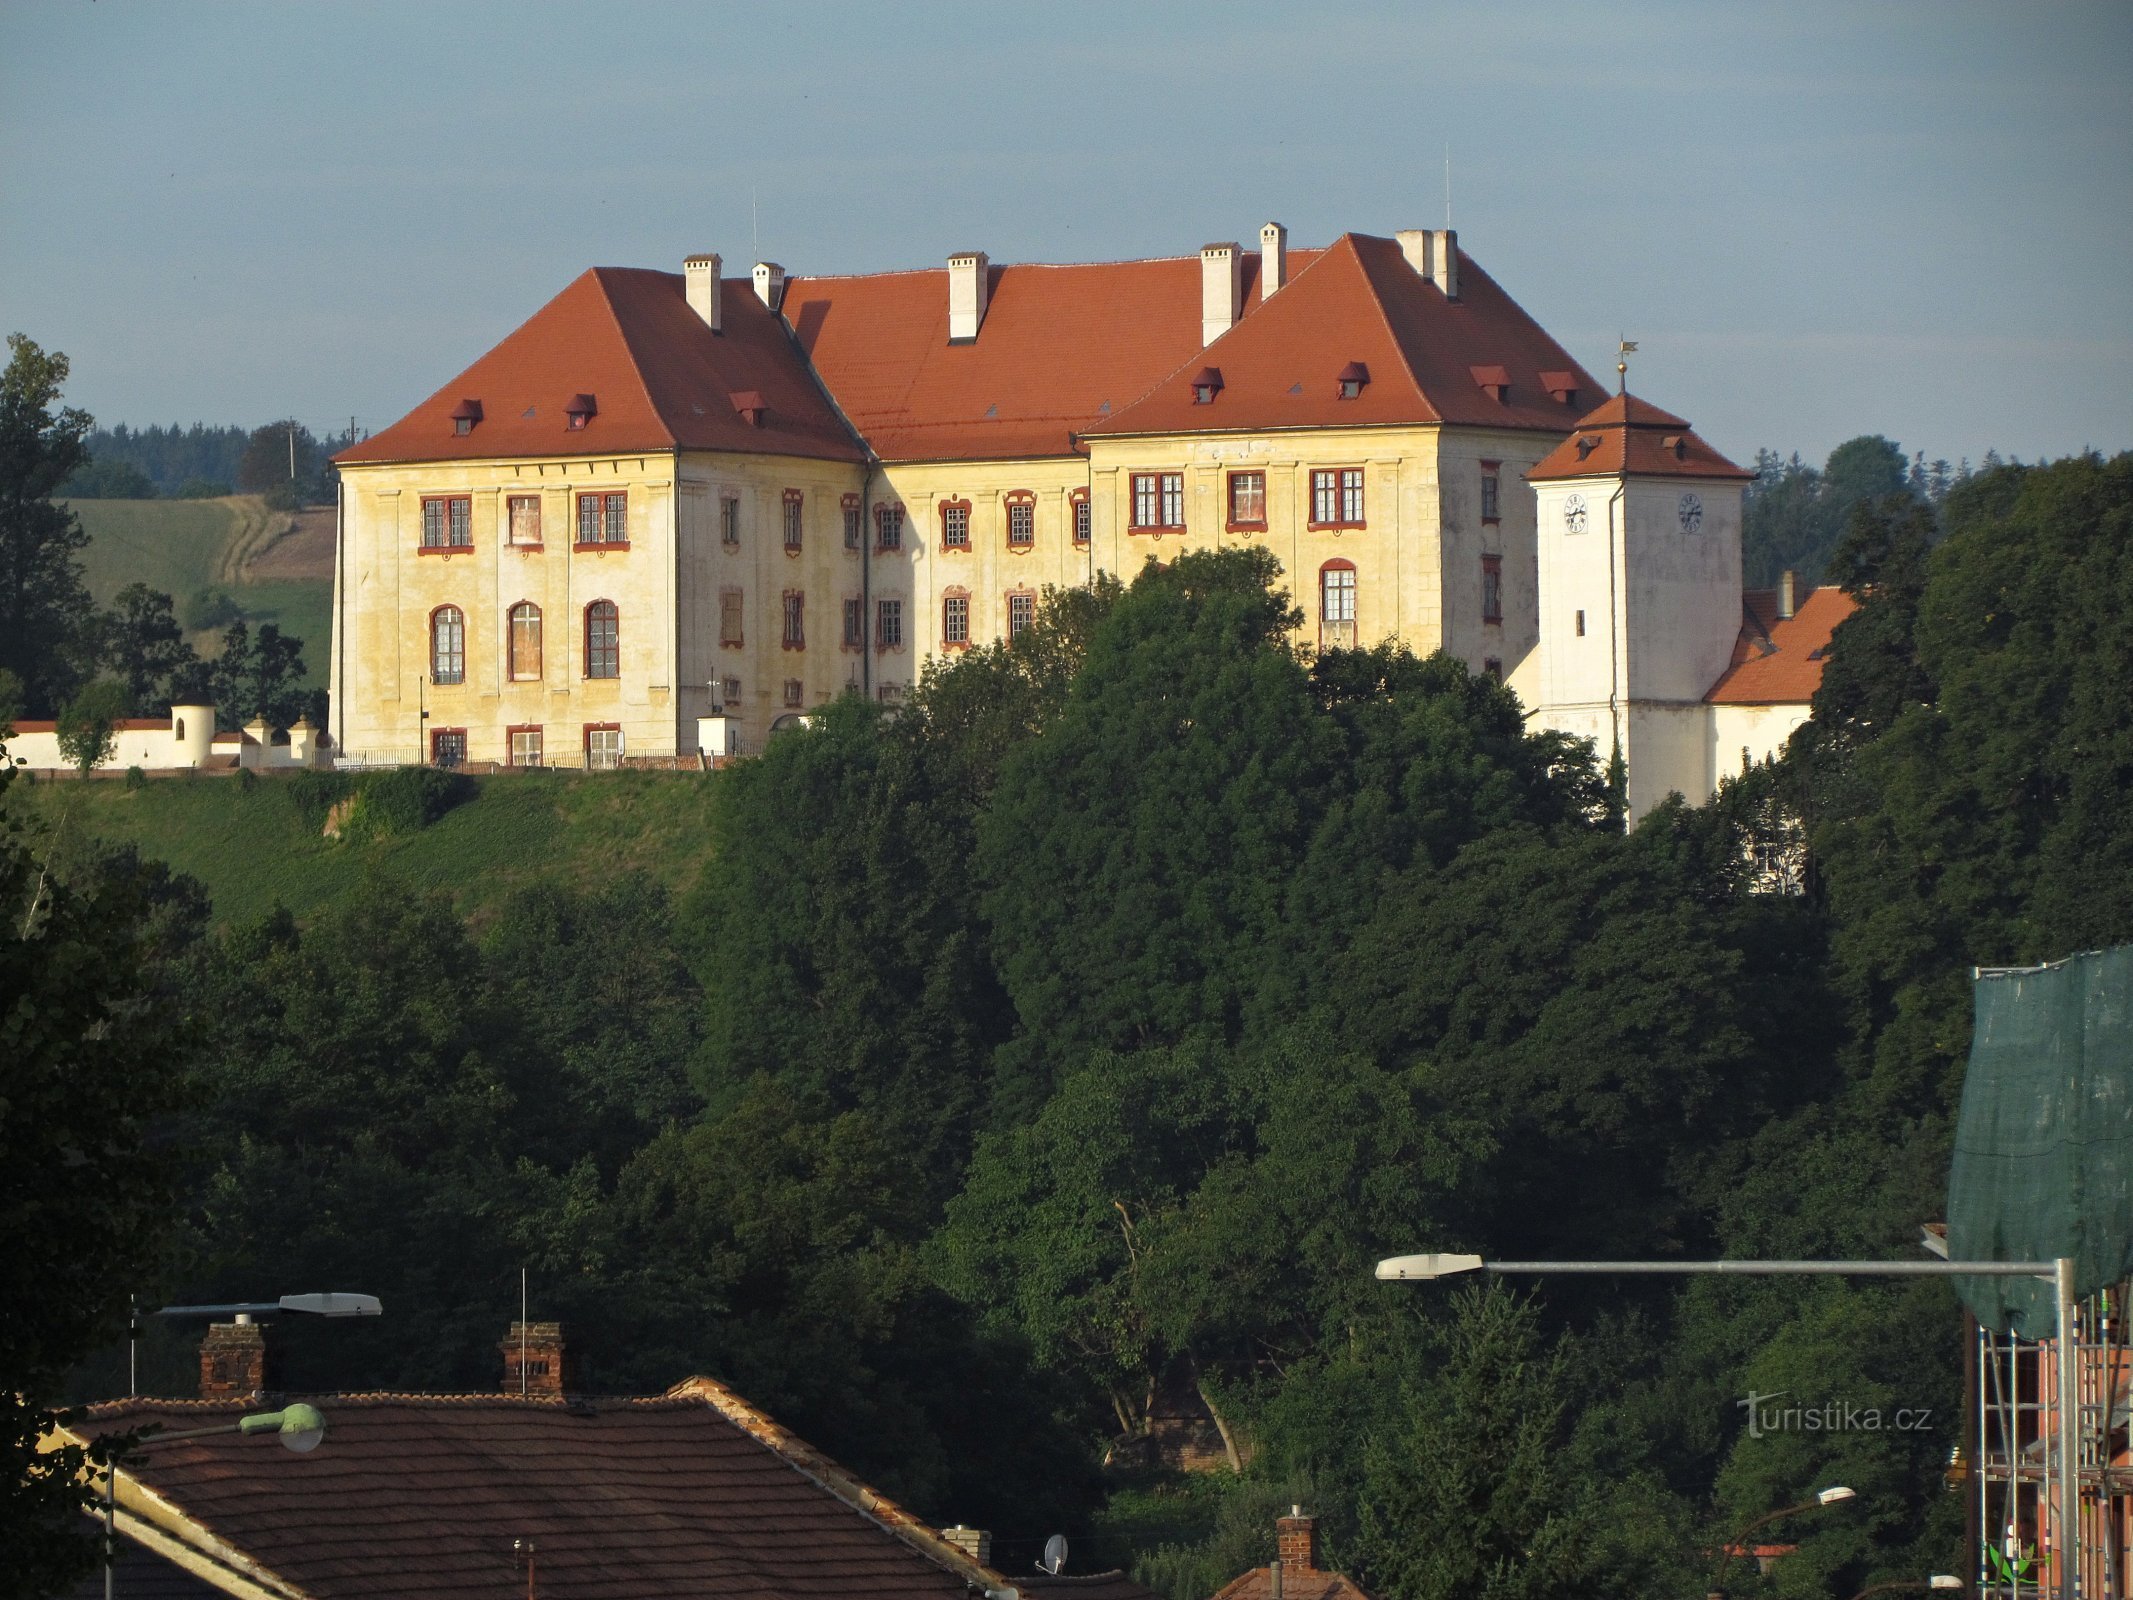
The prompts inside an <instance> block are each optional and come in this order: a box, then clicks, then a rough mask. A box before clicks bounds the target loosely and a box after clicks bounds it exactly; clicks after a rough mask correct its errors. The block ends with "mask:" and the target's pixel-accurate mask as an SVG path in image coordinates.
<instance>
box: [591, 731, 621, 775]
mask: <svg viewBox="0 0 2133 1600" xmlns="http://www.w3.org/2000/svg"><path fill="white" fill-rule="evenodd" d="M585 765H586V766H587V767H589V768H591V769H592V770H593V771H594V772H613V771H615V770H616V769H617V768H619V767H620V766H621V765H622V728H621V725H620V724H619V723H613V722H588V723H587V724H586V725H585Z"/></svg>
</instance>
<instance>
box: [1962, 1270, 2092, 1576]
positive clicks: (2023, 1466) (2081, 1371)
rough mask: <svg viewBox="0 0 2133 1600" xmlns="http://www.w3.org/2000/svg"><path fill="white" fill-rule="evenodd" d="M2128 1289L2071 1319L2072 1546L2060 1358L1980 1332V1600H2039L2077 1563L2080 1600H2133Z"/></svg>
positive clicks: (1976, 1367) (1973, 1371) (2051, 1349)
mask: <svg viewBox="0 0 2133 1600" xmlns="http://www.w3.org/2000/svg"><path fill="white" fill-rule="evenodd" d="M2127 1288H2128V1285H2127V1284H2126V1283H2123V1282H2121V1283H2120V1284H2118V1285H2117V1286H2116V1287H2115V1288H2112V1289H2106V1290H2104V1291H2102V1292H2100V1293H2098V1294H2094V1295H2091V1296H2089V1297H2088V1298H2087V1299H2085V1300H2081V1301H2078V1302H2076V1304H2075V1307H2074V1316H2073V1328H2074V1332H2073V1336H2072V1343H2073V1347H2074V1352H2075V1355H2074V1394H2075V1408H2074V1416H2075V1433H2074V1436H2075V1440H2076V1444H2075V1450H2074V1457H2075V1488H2076V1491H2077V1504H2078V1508H2079V1509H2078V1511H2077V1513H2076V1516H2075V1520H2074V1528H2073V1533H2074V1537H2073V1539H2072V1541H2071V1548H2069V1541H2068V1540H2066V1539H2065V1538H2064V1537H2063V1536H2062V1530H2061V1529H2060V1527H2059V1526H2058V1508H2059V1505H2060V1498H2059V1489H2060V1484H2059V1470H2060V1463H2059V1448H2058V1437H2059V1435H2058V1427H2059V1400H2058V1395H2059V1352H2058V1346H2057V1342H2056V1341H2055V1340H2051V1339H2023V1338H2021V1337H2019V1336H2017V1335H2014V1334H2004V1333H1996V1332H1994V1331H1993V1329H1992V1328H1990V1327H1988V1326H1984V1325H1982V1324H1974V1325H1973V1336H1972V1347H1971V1353H1970V1360H1971V1365H1970V1371H1969V1374H1968V1378H1969V1382H1968V1385H1967V1387H1968V1389H1969V1394H1970V1404H1969V1406H1968V1408H1967V1410H1968V1413H1969V1414H1968V1416H1967V1417H1966V1419H1965V1420H1966V1424H1967V1426H1966V1429H1965V1432H1966V1433H1967V1434H1968V1435H1969V1440H1970V1444H1969V1447H1968V1449H1967V1450H1966V1454H1968V1455H1969V1456H1970V1458H1971V1461H1973V1462H1974V1463H1975V1471H1974V1472H1971V1473H1970V1474H1969V1476H1970V1478H1971V1483H1970V1490H1971V1498H1970V1529H1971V1542H1972V1548H1973V1550H1974V1552H1975V1563H1976V1568H1975V1576H1976V1593H1977V1594H1979V1595H1980V1596H1990V1597H1992V1600H2042V1597H2045V1596H2050V1595H2055V1594H2058V1593H2059V1592H2060V1563H2061V1562H2062V1561H2067V1562H2070V1563H2071V1565H2072V1570H2073V1576H2074V1584H2073V1592H2074V1593H2075V1594H2077V1595H2079V1596H2081V1597H2082V1600H2133V1567H2129V1565H2128V1562H2129V1559H2133V1452H2129V1448H2128V1439H2127V1411H2128V1405H2127V1401H2128V1377H2129V1375H2133V1352H2129V1351H2128V1348H2127V1335H2128V1328H2127V1322H2126V1293H2127Z"/></svg>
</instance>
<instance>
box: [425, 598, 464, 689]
mask: <svg viewBox="0 0 2133 1600" xmlns="http://www.w3.org/2000/svg"><path fill="white" fill-rule="evenodd" d="M466 681H467V619H466V617H465V616H464V615H463V614H462V613H461V612H460V609H459V607H457V606H439V607H438V608H437V609H436V610H435V611H432V612H431V613H430V682H432V683H465V682H466Z"/></svg>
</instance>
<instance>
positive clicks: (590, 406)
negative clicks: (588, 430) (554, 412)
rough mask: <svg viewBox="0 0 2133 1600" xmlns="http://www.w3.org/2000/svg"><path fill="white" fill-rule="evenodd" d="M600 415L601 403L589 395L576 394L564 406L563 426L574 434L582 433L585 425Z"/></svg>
mask: <svg viewBox="0 0 2133 1600" xmlns="http://www.w3.org/2000/svg"><path fill="white" fill-rule="evenodd" d="M599 414H600V402H599V401H597V400H595V399H594V398H593V397H592V396H591V395H589V394H574V395H572V396H571V397H570V399H569V400H568V401H566V402H565V403H564V405H563V426H564V427H565V428H566V429H568V430H569V431H570V432H572V433H582V432H584V431H585V425H586V424H587V423H588V422H590V421H592V419H593V418H594V417H596V416H598V415H599Z"/></svg>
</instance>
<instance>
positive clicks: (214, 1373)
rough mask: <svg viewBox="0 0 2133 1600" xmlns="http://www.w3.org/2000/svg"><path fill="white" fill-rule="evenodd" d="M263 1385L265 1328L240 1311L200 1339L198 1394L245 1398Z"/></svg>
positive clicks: (211, 1326)
mask: <svg viewBox="0 0 2133 1600" xmlns="http://www.w3.org/2000/svg"><path fill="white" fill-rule="evenodd" d="M266 1387H267V1330H266V1329H264V1328H262V1327H261V1326H260V1325H259V1324H258V1323H256V1322H254V1321H253V1320H252V1319H251V1318H250V1317H249V1316H246V1315H244V1314H243V1313H242V1312H240V1313H239V1314H238V1317H237V1320H236V1321H235V1322H214V1323H210V1324H209V1325H208V1329H207V1337H206V1338H205V1339H202V1340H201V1341H200V1398H201V1399H203V1400H246V1399H250V1398H251V1397H252V1396H253V1395H255V1394H262V1393H264V1392H265V1390H266Z"/></svg>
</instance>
